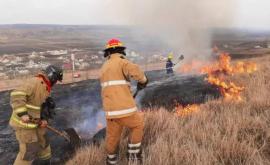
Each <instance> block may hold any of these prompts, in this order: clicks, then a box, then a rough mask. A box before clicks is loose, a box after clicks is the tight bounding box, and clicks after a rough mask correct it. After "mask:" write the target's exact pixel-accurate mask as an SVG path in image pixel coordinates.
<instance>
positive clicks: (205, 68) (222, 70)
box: [175, 47, 258, 117]
mask: <svg viewBox="0 0 270 165" xmlns="http://www.w3.org/2000/svg"><path fill="white" fill-rule="evenodd" d="M214 50H215V51H216V52H217V53H218V48H217V47H215V48H214ZM257 69H258V68H257V65H256V63H254V62H242V61H240V62H237V63H236V64H235V65H232V64H231V57H230V55H229V54H228V53H220V55H219V60H218V61H216V62H213V63H209V62H205V63H203V62H199V61H192V62H191V63H190V64H185V65H183V66H182V67H181V68H180V71H181V72H182V73H183V72H184V73H187V72H189V73H190V72H194V71H197V72H198V73H200V74H207V78H206V79H205V80H206V81H207V82H208V83H209V84H212V85H214V86H216V87H217V88H218V89H219V91H220V93H221V95H222V96H223V97H224V100H232V101H242V97H241V92H242V91H243V90H244V89H245V87H243V86H240V85H236V84H235V83H234V82H230V81H229V82H226V80H225V77H226V76H227V77H228V76H233V75H234V74H239V73H249V74H250V73H253V72H255V71H257ZM197 111H199V105H196V104H194V105H187V106H186V107H184V106H182V105H180V104H178V105H176V107H175V113H176V115H177V116H181V117H183V116H187V115H190V114H191V113H194V112H197Z"/></svg>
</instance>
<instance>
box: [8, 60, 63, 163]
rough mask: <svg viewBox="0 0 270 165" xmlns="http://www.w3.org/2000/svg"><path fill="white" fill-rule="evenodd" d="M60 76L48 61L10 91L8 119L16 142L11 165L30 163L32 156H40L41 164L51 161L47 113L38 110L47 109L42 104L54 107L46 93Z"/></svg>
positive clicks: (61, 75) (59, 71) (59, 72)
mask: <svg viewBox="0 0 270 165" xmlns="http://www.w3.org/2000/svg"><path fill="white" fill-rule="evenodd" d="M62 79H63V71H62V69H60V68H58V67H56V66H52V65H50V66H48V67H47V68H46V69H45V70H44V71H41V72H40V73H39V74H38V75H37V76H35V77H33V78H31V79H29V80H27V81H26V82H25V83H24V84H23V85H22V86H20V87H19V88H17V89H15V90H14V91H12V92H11V94H10V104H11V107H12V109H13V112H12V116H11V118H10V122H9V123H10V125H11V127H12V128H13V129H14V130H15V134H16V138H17V140H18V142H19V153H18V155H17V158H16V160H15V162H14V165H30V164H32V162H33V161H34V160H35V159H39V160H40V161H39V162H40V164H50V158H51V148H50V144H49V141H48V137H47V134H46V126H47V124H48V123H47V120H48V119H47V117H48V116H46V115H45V116H43V115H41V114H42V112H41V111H42V109H46V107H44V106H50V107H48V108H54V102H53V100H52V99H51V98H50V97H49V95H50V92H51V87H52V86H53V85H54V84H56V82H57V81H61V80H62ZM48 104H50V105H48ZM46 114H47V115H51V114H48V112H46Z"/></svg>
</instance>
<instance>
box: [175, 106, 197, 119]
mask: <svg viewBox="0 0 270 165" xmlns="http://www.w3.org/2000/svg"><path fill="white" fill-rule="evenodd" d="M199 109H200V108H199V105H197V104H192V105H187V106H185V107H184V106H183V105H181V104H178V105H177V106H176V107H175V114H176V115H177V116H180V117H184V116H189V115H191V114H193V113H195V112H198V111H199Z"/></svg>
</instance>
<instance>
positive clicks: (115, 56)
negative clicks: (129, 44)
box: [109, 53, 125, 59]
mask: <svg viewBox="0 0 270 165" xmlns="http://www.w3.org/2000/svg"><path fill="white" fill-rule="evenodd" d="M111 58H112V59H113V58H125V57H124V55H122V54H120V53H114V54H112V55H110V57H109V59H111Z"/></svg>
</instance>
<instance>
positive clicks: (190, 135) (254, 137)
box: [67, 57, 270, 165]
mask: <svg viewBox="0 0 270 165" xmlns="http://www.w3.org/2000/svg"><path fill="white" fill-rule="evenodd" d="M256 61H257V63H259V64H260V70H259V71H258V72H256V73H254V74H251V75H239V76H235V77H232V79H234V81H236V82H238V83H240V84H243V85H245V86H246V90H245V92H244V93H243V97H244V100H245V101H244V102H240V103H235V102H224V101H222V100H216V101H209V102H208V103H206V104H204V105H201V107H200V109H201V110H200V111H199V112H197V113H195V114H192V115H191V116H187V117H183V118H179V117H176V116H175V115H174V114H172V113H169V112H166V111H165V110H162V109H161V110H158V111H154V112H147V113H146V114H145V119H146V120H145V122H146V125H145V135H144V140H143V146H144V164H145V165H153V164H156V165H174V164H188V165H190V164H200V165H208V164H270V138H269V137H270V131H269V127H270V99H269V98H270V92H269V91H270V82H269V81H270V66H268V65H269V64H270V58H269V57H265V58H260V59H256ZM123 137H124V140H123V141H122V142H121V144H120V156H121V162H120V164H123V165H124V164H127V162H126V160H125V150H126V142H127V136H126V135H123ZM104 159H105V152H104V144H103V145H101V146H100V147H99V148H97V147H94V146H89V147H86V148H84V149H81V150H80V151H78V152H77V154H76V155H75V156H74V158H73V159H72V160H70V161H68V162H67V164H68V165H74V164H80V165H88V164H89V165H92V164H93V165H94V164H95V165H98V164H104Z"/></svg>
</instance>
